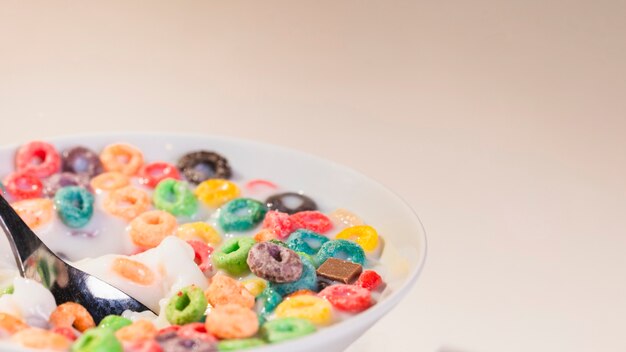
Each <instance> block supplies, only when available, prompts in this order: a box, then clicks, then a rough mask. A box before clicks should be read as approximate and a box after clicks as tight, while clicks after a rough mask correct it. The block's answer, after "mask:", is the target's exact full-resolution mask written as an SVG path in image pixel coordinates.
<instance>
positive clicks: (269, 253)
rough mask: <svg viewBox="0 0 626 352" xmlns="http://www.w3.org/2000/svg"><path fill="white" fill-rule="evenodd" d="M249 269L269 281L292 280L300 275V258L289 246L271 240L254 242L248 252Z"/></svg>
mask: <svg viewBox="0 0 626 352" xmlns="http://www.w3.org/2000/svg"><path fill="white" fill-rule="evenodd" d="M247 263H248V266H249V267H250V271H252V272H253V273H254V274H255V275H256V276H258V277H260V278H263V279H265V280H268V281H271V282H293V281H295V280H297V279H298V278H300V276H301V275H302V260H301V259H300V256H299V255H298V254H297V253H296V252H294V251H292V250H291V249H289V248H285V247H282V246H279V245H277V244H274V243H271V242H261V243H257V244H255V245H254V246H253V247H252V248H251V249H250V252H249V253H248V259H247Z"/></svg>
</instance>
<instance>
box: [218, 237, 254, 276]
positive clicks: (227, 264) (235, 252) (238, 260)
mask: <svg viewBox="0 0 626 352" xmlns="http://www.w3.org/2000/svg"><path fill="white" fill-rule="evenodd" d="M255 244H256V241H255V240H254V239H253V238H250V237H235V238H231V239H229V240H227V241H226V242H224V244H222V246H221V247H220V249H219V250H218V251H217V252H215V254H213V262H214V263H215V266H217V267H218V268H220V269H222V270H224V271H226V272H228V273H229V274H231V275H241V274H243V273H245V272H247V271H248V270H250V268H249V267H248V263H247V260H248V252H250V248H252V246H254V245H255Z"/></svg>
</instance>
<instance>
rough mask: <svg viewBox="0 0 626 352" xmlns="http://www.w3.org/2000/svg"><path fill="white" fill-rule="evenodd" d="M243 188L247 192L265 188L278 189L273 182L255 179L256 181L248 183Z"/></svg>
mask: <svg viewBox="0 0 626 352" xmlns="http://www.w3.org/2000/svg"><path fill="white" fill-rule="evenodd" d="M245 187H246V188H247V189H249V190H252V189H255V188H258V187H267V188H271V189H276V188H278V186H276V184H274V183H273V182H270V181H267V180H262V179H260V178H256V179H253V180H250V181H248V182H247V183H246V186H245Z"/></svg>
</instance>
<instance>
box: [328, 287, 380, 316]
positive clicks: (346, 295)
mask: <svg viewBox="0 0 626 352" xmlns="http://www.w3.org/2000/svg"><path fill="white" fill-rule="evenodd" d="M317 295H318V296H320V297H322V298H325V299H327V300H328V301H329V302H330V304H332V305H333V307H335V308H337V309H339V310H342V311H345V312H351V313H358V312H361V311H364V310H366V309H367V308H369V307H370V306H371V305H372V294H371V293H370V291H369V290H367V289H365V288H363V287H359V286H355V285H343V284H340V285H332V286H328V287H326V288H325V289H323V290H322V291H320V293H318V294H317Z"/></svg>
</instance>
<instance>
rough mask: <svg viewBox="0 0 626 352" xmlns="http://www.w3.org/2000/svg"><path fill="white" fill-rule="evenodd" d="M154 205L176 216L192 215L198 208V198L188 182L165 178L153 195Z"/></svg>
mask: <svg viewBox="0 0 626 352" xmlns="http://www.w3.org/2000/svg"><path fill="white" fill-rule="evenodd" d="M152 201H153V202H154V206H155V207H157V208H158V209H161V210H165V211H167V212H169V213H171V214H173V215H175V216H180V215H183V216H191V215H193V214H195V212H196V211H197V210H198V200H197V199H196V197H195V196H194V195H193V192H192V191H191V190H190V189H189V187H188V185H187V183H186V182H183V181H177V180H174V179H171V178H169V179H165V180H163V181H161V182H159V184H158V185H157V186H156V188H155V189H154V194H153V195H152Z"/></svg>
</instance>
